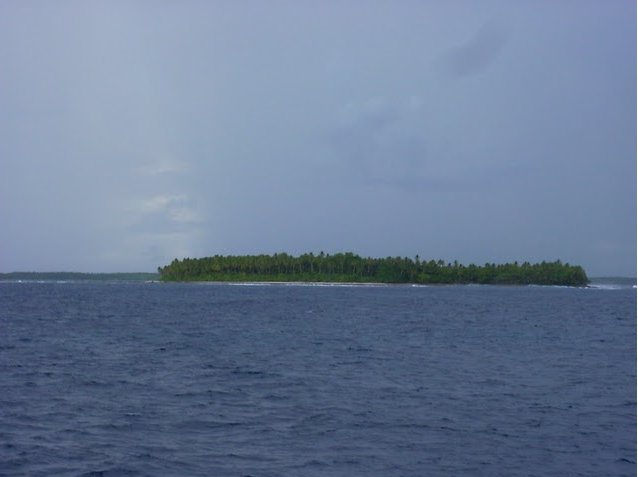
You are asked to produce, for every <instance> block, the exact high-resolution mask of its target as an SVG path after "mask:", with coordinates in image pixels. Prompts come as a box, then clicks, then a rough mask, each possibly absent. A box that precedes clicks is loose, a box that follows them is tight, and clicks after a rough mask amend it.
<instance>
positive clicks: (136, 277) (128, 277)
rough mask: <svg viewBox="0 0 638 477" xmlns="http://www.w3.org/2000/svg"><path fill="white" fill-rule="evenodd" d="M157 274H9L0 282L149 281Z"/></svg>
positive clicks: (0, 276) (157, 278) (156, 278)
mask: <svg viewBox="0 0 638 477" xmlns="http://www.w3.org/2000/svg"><path fill="white" fill-rule="evenodd" d="M159 278H160V276H159V274H157V273H142V272H140V273H79V272H11V273H0V280H90V281H111V280H118V281H150V280H159Z"/></svg>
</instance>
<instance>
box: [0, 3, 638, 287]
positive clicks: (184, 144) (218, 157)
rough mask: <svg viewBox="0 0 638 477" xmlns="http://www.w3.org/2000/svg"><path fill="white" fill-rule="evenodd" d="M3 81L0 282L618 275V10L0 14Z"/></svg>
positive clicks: (630, 262) (180, 9)
mask: <svg viewBox="0 0 638 477" xmlns="http://www.w3.org/2000/svg"><path fill="white" fill-rule="evenodd" d="M0 64H1V68H0V230H1V232H0V272H9V271H83V272H114V271H123V272H126V271H155V270H156V268H157V267H158V266H163V265H165V264H167V263H169V262H170V261H172V260H173V259H174V258H183V257H203V256H210V255H215V254H260V253H268V254H270V253H275V252H287V253H290V254H293V255H296V254H299V253H305V252H315V253H319V252H320V251H324V252H326V253H336V252H344V251H352V252H354V253H358V254H360V255H363V256H372V257H386V256H407V257H414V256H415V255H417V254H418V255H419V256H420V257H421V258H422V259H436V260H438V259H443V260H445V261H453V260H458V261H459V262H460V263H464V264H469V263H475V264H484V263H486V262H496V263H502V262H508V261H514V260H517V261H519V262H522V261H530V262H537V261H542V260H548V261H549V260H551V261H553V260H556V259H560V260H562V261H564V262H569V263H572V264H579V265H582V266H583V267H584V268H585V270H586V271H587V273H588V274H589V275H590V276H604V275H625V276H635V275H636V177H637V176H636V3H635V1H632V0H614V1H609V0H597V1H592V0H535V1H532V0H517V1H511V0H503V1H494V0H483V1H481V2H476V1H470V0H466V1H463V0H453V1H442V0H424V1H416V0H401V1H363V0H360V1H355V0H345V1H336V0H334V1H332V0H328V1H325V2H299V1H292V0H291V1H279V0H273V1H269V2H263V1H250V0H248V1H245V2H234V1H221V0H220V1H203V0H202V1H196V0H185V1H179V2H178V1H169V0H156V1H150V0H147V1H145V0H139V1H132V2H131V1H124V0H120V1H118V0H115V1H94V2H86V1H68V0H67V1H65V0H61V1H56V2H45V1H23V0H19V1H18V0H5V1H3V2H1V3H0Z"/></svg>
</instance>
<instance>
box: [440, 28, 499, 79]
mask: <svg viewBox="0 0 638 477" xmlns="http://www.w3.org/2000/svg"><path fill="white" fill-rule="evenodd" d="M507 41H508V31H507V29H506V28H505V27H504V26H502V25H500V24H498V23H496V22H494V21H490V22H487V23H485V24H484V25H483V26H482V27H481V28H480V29H479V30H478V31H477V32H476V33H475V34H474V35H473V36H472V38H470V39H469V40H468V41H467V42H466V43H464V44H462V45H460V46H456V47H454V48H452V49H451V50H450V51H448V52H447V53H446V54H445V55H444V56H443V59H442V61H443V64H444V67H445V69H446V71H448V72H449V73H450V74H452V75H453V76H457V77H463V76H469V75H473V74H476V73H479V72H481V71H483V70H484V69H486V68H488V67H489V65H490V64H491V63H493V62H494V61H496V59H497V58H498V56H499V54H500V53H501V50H503V48H504V47H505V45H506V44H507Z"/></svg>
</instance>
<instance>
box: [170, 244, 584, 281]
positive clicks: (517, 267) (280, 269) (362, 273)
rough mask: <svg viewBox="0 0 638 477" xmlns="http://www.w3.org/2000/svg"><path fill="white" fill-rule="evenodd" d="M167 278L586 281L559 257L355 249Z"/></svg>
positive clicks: (186, 264) (173, 267)
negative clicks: (478, 261)
mask: <svg viewBox="0 0 638 477" xmlns="http://www.w3.org/2000/svg"><path fill="white" fill-rule="evenodd" d="M158 272H159V274H160V279H161V280H163V281H237V282H241V281H292V282H354V283H417V284H454V283H458V284H470V283H476V284H495V285H498V284H500V285H531V284H535V285H568V286H585V285H587V283H589V279H588V278H587V274H586V273H585V271H584V270H583V268H582V267H580V266H574V265H570V264H568V263H563V262H561V261H560V260H556V261H554V262H545V261H543V262H541V263H535V264H531V263H529V262H524V263H518V262H514V263H504V264H493V263H486V264H484V265H482V266H479V265H474V264H470V265H467V266H466V265H462V264H459V263H458V262H457V261H454V262H453V263H446V262H444V261H443V260H436V261H435V260H429V261H423V260H421V259H420V258H419V256H418V255H417V256H416V257H415V258H414V259H411V258H408V257H386V258H370V257H361V256H359V255H356V254H353V253H351V252H347V253H336V254H332V255H330V254H325V253H323V252H321V253H319V254H317V255H315V254H313V253H305V254H303V255H299V256H296V257H295V256H291V255H288V254H287V253H276V254H274V255H227V256H224V255H215V256H213V257H205V258H184V259H182V260H177V259H175V260H173V262H171V263H170V264H169V265H166V266H164V267H160V268H158Z"/></svg>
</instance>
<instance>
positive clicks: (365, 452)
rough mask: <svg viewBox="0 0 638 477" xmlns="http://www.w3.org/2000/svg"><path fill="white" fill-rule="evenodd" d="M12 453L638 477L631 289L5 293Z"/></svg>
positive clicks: (7, 287) (155, 470)
mask: <svg viewBox="0 0 638 477" xmlns="http://www.w3.org/2000/svg"><path fill="white" fill-rule="evenodd" d="M608 288H609V287H608ZM612 288H613V287H612ZM0 445H1V447H0V474H1V475H11V476H13V475H29V476H50V475H56V476H119V475H127V476H143V475H148V476H163V475H174V476H209V475H215V476H255V477H257V476H363V475H365V476H426V475H427V476H437V475H484V476H499V475H503V476H517V475H525V476H549V475H555V476H559V475H560V476H563V475H587V476H602V475H635V474H636V290H634V289H631V288H623V289H605V290H600V289H570V288H544V287H471V286H469V287H468V286H452V287H409V286H384V287H328V286H323V287H310V286H285V285H276V286H238V285H211V284H159V283H0Z"/></svg>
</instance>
